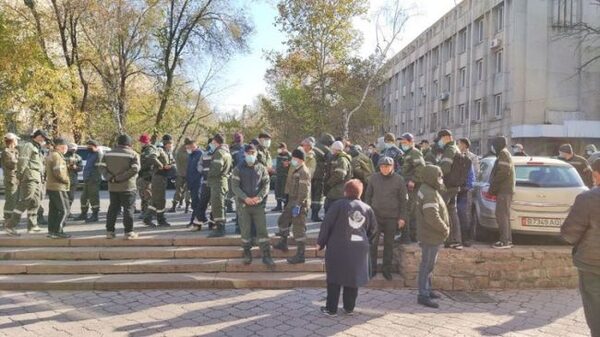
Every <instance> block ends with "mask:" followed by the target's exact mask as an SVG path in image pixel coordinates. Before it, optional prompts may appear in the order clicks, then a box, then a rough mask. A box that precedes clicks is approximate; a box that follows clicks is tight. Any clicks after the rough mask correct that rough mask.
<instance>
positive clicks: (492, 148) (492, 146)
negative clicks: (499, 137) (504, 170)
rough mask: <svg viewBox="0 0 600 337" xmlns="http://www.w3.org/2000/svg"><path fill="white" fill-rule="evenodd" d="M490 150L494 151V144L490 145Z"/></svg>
mask: <svg viewBox="0 0 600 337" xmlns="http://www.w3.org/2000/svg"><path fill="white" fill-rule="evenodd" d="M490 151H492V153H496V149H495V148H494V145H490Z"/></svg>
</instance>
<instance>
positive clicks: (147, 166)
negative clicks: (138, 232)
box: [136, 133, 158, 219]
mask: <svg viewBox="0 0 600 337" xmlns="http://www.w3.org/2000/svg"><path fill="white" fill-rule="evenodd" d="M139 142H140V143H141V144H142V153H141V155H140V169H139V175H138V176H137V182H136V185H137V191H138V194H139V196H140V200H141V203H142V210H141V212H140V217H139V218H140V219H144V217H145V216H146V212H148V205H150V202H151V201H152V172H154V164H155V161H154V159H153V158H155V157H156V152H157V151H158V150H157V149H156V147H155V146H154V145H152V144H151V143H150V136H149V135H148V134H146V133H144V134H142V135H141V136H140V138H139Z"/></svg>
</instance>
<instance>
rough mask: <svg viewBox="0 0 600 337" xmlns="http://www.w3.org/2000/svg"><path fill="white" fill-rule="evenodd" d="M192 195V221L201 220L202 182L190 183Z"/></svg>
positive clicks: (189, 187)
mask: <svg viewBox="0 0 600 337" xmlns="http://www.w3.org/2000/svg"><path fill="white" fill-rule="evenodd" d="M188 189H189V191H190V196H191V197H192V216H191V218H190V222H194V220H198V221H201V218H200V184H192V185H188Z"/></svg>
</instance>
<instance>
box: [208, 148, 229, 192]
mask: <svg viewBox="0 0 600 337" xmlns="http://www.w3.org/2000/svg"><path fill="white" fill-rule="evenodd" d="M232 168H233V158H231V154H230V153H229V150H227V149H226V148H224V147H219V148H217V149H216V150H215V152H214V153H213V156H212V161H211V163H210V168H209V169H208V179H207V180H208V185H209V186H216V185H225V186H227V179H228V178H229V174H230V173H231V170H232Z"/></svg>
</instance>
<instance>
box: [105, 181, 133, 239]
mask: <svg viewBox="0 0 600 337" xmlns="http://www.w3.org/2000/svg"><path fill="white" fill-rule="evenodd" d="M135 194H136V192H135V191H127V192H109V199H110V204H109V205H108V213H107V214H106V231H107V232H114V231H115V223H116V222H117V216H118V215H119V211H120V210H121V208H123V226H124V227H125V233H130V232H133V212H134V208H135Z"/></svg>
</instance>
